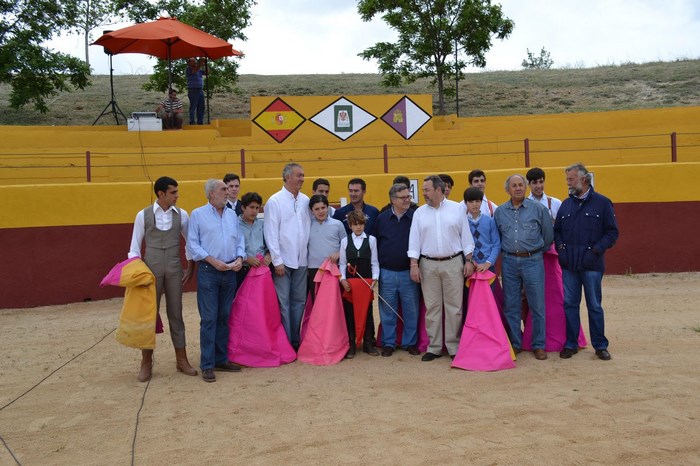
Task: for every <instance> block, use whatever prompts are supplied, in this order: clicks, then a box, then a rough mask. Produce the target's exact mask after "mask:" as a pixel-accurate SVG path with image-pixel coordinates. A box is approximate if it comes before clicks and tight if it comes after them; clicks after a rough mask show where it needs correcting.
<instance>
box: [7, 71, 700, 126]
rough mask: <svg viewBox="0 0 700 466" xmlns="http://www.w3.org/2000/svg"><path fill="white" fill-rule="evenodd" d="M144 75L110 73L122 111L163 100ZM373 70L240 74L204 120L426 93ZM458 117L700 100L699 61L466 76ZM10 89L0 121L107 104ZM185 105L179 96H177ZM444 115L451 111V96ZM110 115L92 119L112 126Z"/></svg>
mask: <svg viewBox="0 0 700 466" xmlns="http://www.w3.org/2000/svg"><path fill="white" fill-rule="evenodd" d="M146 80H147V76H143V75H125V76H115V77H114V88H115V100H116V102H117V104H118V105H119V107H120V109H121V110H122V111H123V112H124V114H126V115H127V116H128V115H130V114H131V112H133V111H151V110H153V109H154V108H155V106H156V105H157V103H158V102H159V101H160V100H162V99H163V97H164V96H163V95H162V94H160V93H157V92H150V91H144V90H143V87H142V86H143V84H144V83H145V82H146ZM380 81H381V78H380V76H379V75H377V74H333V75H285V76H262V75H242V76H240V80H239V92H237V93H235V94H217V95H215V96H213V97H212V99H211V118H212V119H230V118H240V119H247V118H250V97H251V96H278V95H300V96H303V95H359V94H431V93H432V94H433V95H435V94H434V89H433V88H432V87H431V86H430V83H429V81H428V80H421V81H418V82H416V83H413V84H411V85H408V86H401V87H397V88H386V87H383V86H382V85H381V84H380ZM459 84H460V85H459V97H460V105H459V114H460V116H466V117H474V116H503V115H523V114H542V113H567V112H596V111H608V110H626V109H640V108H658V107H676V106H694V105H700V60H681V61H675V62H655V63H646V64H625V65H620V66H601V67H597V68H587V69H550V70H522V71H492V72H483V73H471V74H467V75H466V76H465V79H464V80H463V81H461V82H460V83H459ZM9 92H10V88H9V86H7V85H4V84H3V85H0V125H37V126H41V125H57V126H60V125H91V124H92V123H93V122H94V121H95V119H96V118H97V116H98V115H100V113H101V112H102V110H103V109H104V108H105V106H106V105H107V104H108V102H109V101H110V89H109V76H103V75H99V76H93V77H92V85H91V86H90V87H88V88H87V89H85V90H83V91H76V92H66V93H61V94H59V95H57V96H55V97H54V98H52V99H50V101H49V109H50V110H49V112H48V113H47V114H44V115H42V114H40V113H38V112H36V111H34V110H33V109H32V108H30V107H27V108H24V109H20V110H14V109H11V108H10V107H9ZM180 97H181V98H182V99H183V101H184V102H185V104H186V105H187V95H186V92H185V93H182V92H181V93H180ZM447 112H448V113H456V105H455V101H454V99H452V100H449V101H448V102H447ZM114 123H115V121H114V117H113V116H112V115H106V116H103V117H102V118H100V120H99V121H98V124H100V125H113V124H114Z"/></svg>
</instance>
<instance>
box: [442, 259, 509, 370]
mask: <svg viewBox="0 0 700 466" xmlns="http://www.w3.org/2000/svg"><path fill="white" fill-rule="evenodd" d="M495 277H496V275H495V274H494V273H493V272H490V271H488V270H487V271H486V272H474V273H473V274H472V276H471V277H469V312H468V313H467V319H466V321H465V322H464V327H463V329H462V337H461V339H460V341H459V348H458V349H457V355H456V356H455V358H454V360H453V361H452V367H458V368H460V369H466V370H470V371H499V370H502V369H512V368H514V367H515V364H514V363H513V360H514V359H515V355H514V354H513V352H512V351H513V350H512V348H511V345H510V341H509V340H508V335H507V334H506V330H505V328H503V324H502V323H501V317H500V316H499V314H498V306H497V305H496V299H495V298H494V297H493V291H491V286H490V284H489V282H490V280H492V279H495Z"/></svg>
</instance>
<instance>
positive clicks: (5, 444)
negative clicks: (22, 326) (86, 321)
mask: <svg viewBox="0 0 700 466" xmlns="http://www.w3.org/2000/svg"><path fill="white" fill-rule="evenodd" d="M116 329H117V327H114V328H113V329H112V330H110V331H109V332H107V333H106V334H105V336H103V337H102V338H100V339H99V340H97V342H95V344H94V345H92V346H90V347H89V348H87V349H86V350H84V351H81V352H80V353H78V354H76V355H75V356H73V357H72V358H70V359H69V360H68V361H66V362H65V363H63V364H61V365H60V366H58V367H57V368H56V369H54V370H53V371H51V373H50V374H48V375H47V376H46V377H44V378H43V379H41V380H40V381H38V382H37V383H35V384H34V385H33V386H32V387H31V388H29V389H28V390H26V391H25V392H24V393H22V394H21V395H20V396H18V397H17V398H15V399H14V400H12V401H10V402H8V403H7V404H5V405H4V406H2V407H0V411H2V410H3V409H5V408H7V407H8V406H10V405H11V404H12V403H14V402H15V401H17V400H19V399H20V398H22V397H23V396H24V395H26V394H27V393H29V392H31V391H32V390H34V389H35V388H36V387H38V386H39V385H41V384H42V383H43V382H44V380H46V379H48V378H49V377H51V376H52V375H54V374H55V373H56V372H58V371H59V370H61V369H63V368H64V367H66V366H67V365H68V364H70V363H71V362H73V361H75V360H76V359H77V358H78V357H79V356H82V355H83V354H85V353H87V352H88V351H90V350H91V349H93V348H94V347H95V346H97V345H98V344H99V343H101V342H102V341H103V340H104V339H105V338H107V337H108V336H109V335H111V334H112V333H113V332H114V331H115V330H116ZM146 388H148V387H146ZM144 396H145V392H144ZM137 422H138V421H137ZM0 441H2V444H3V445H4V446H5V448H6V449H7V451H8V452H10V455H11V456H12V458H13V459H14V460H15V462H16V463H17V464H18V465H21V464H22V463H20V462H19V460H18V459H17V457H16V456H15V454H14V453H13V452H12V450H11V449H10V447H9V445H8V444H7V442H5V439H4V438H2V436H1V435H0ZM132 464H133V463H132Z"/></svg>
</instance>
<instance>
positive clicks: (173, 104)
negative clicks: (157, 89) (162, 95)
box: [156, 89, 184, 129]
mask: <svg viewBox="0 0 700 466" xmlns="http://www.w3.org/2000/svg"><path fill="white" fill-rule="evenodd" d="M183 112H184V108H183V106H182V100H180V99H178V97H177V92H176V91H175V89H170V90H169V91H168V98H167V99H165V100H164V101H162V102H161V103H160V105H158V107H156V113H157V114H158V116H159V117H160V119H161V120H163V129H182V122H183Z"/></svg>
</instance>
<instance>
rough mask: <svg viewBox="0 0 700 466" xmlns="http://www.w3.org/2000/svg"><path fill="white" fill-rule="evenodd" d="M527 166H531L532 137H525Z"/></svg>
mask: <svg viewBox="0 0 700 466" xmlns="http://www.w3.org/2000/svg"><path fill="white" fill-rule="evenodd" d="M523 142H524V143H525V168H529V167H530V139H528V138H525V140H524V141H523Z"/></svg>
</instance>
